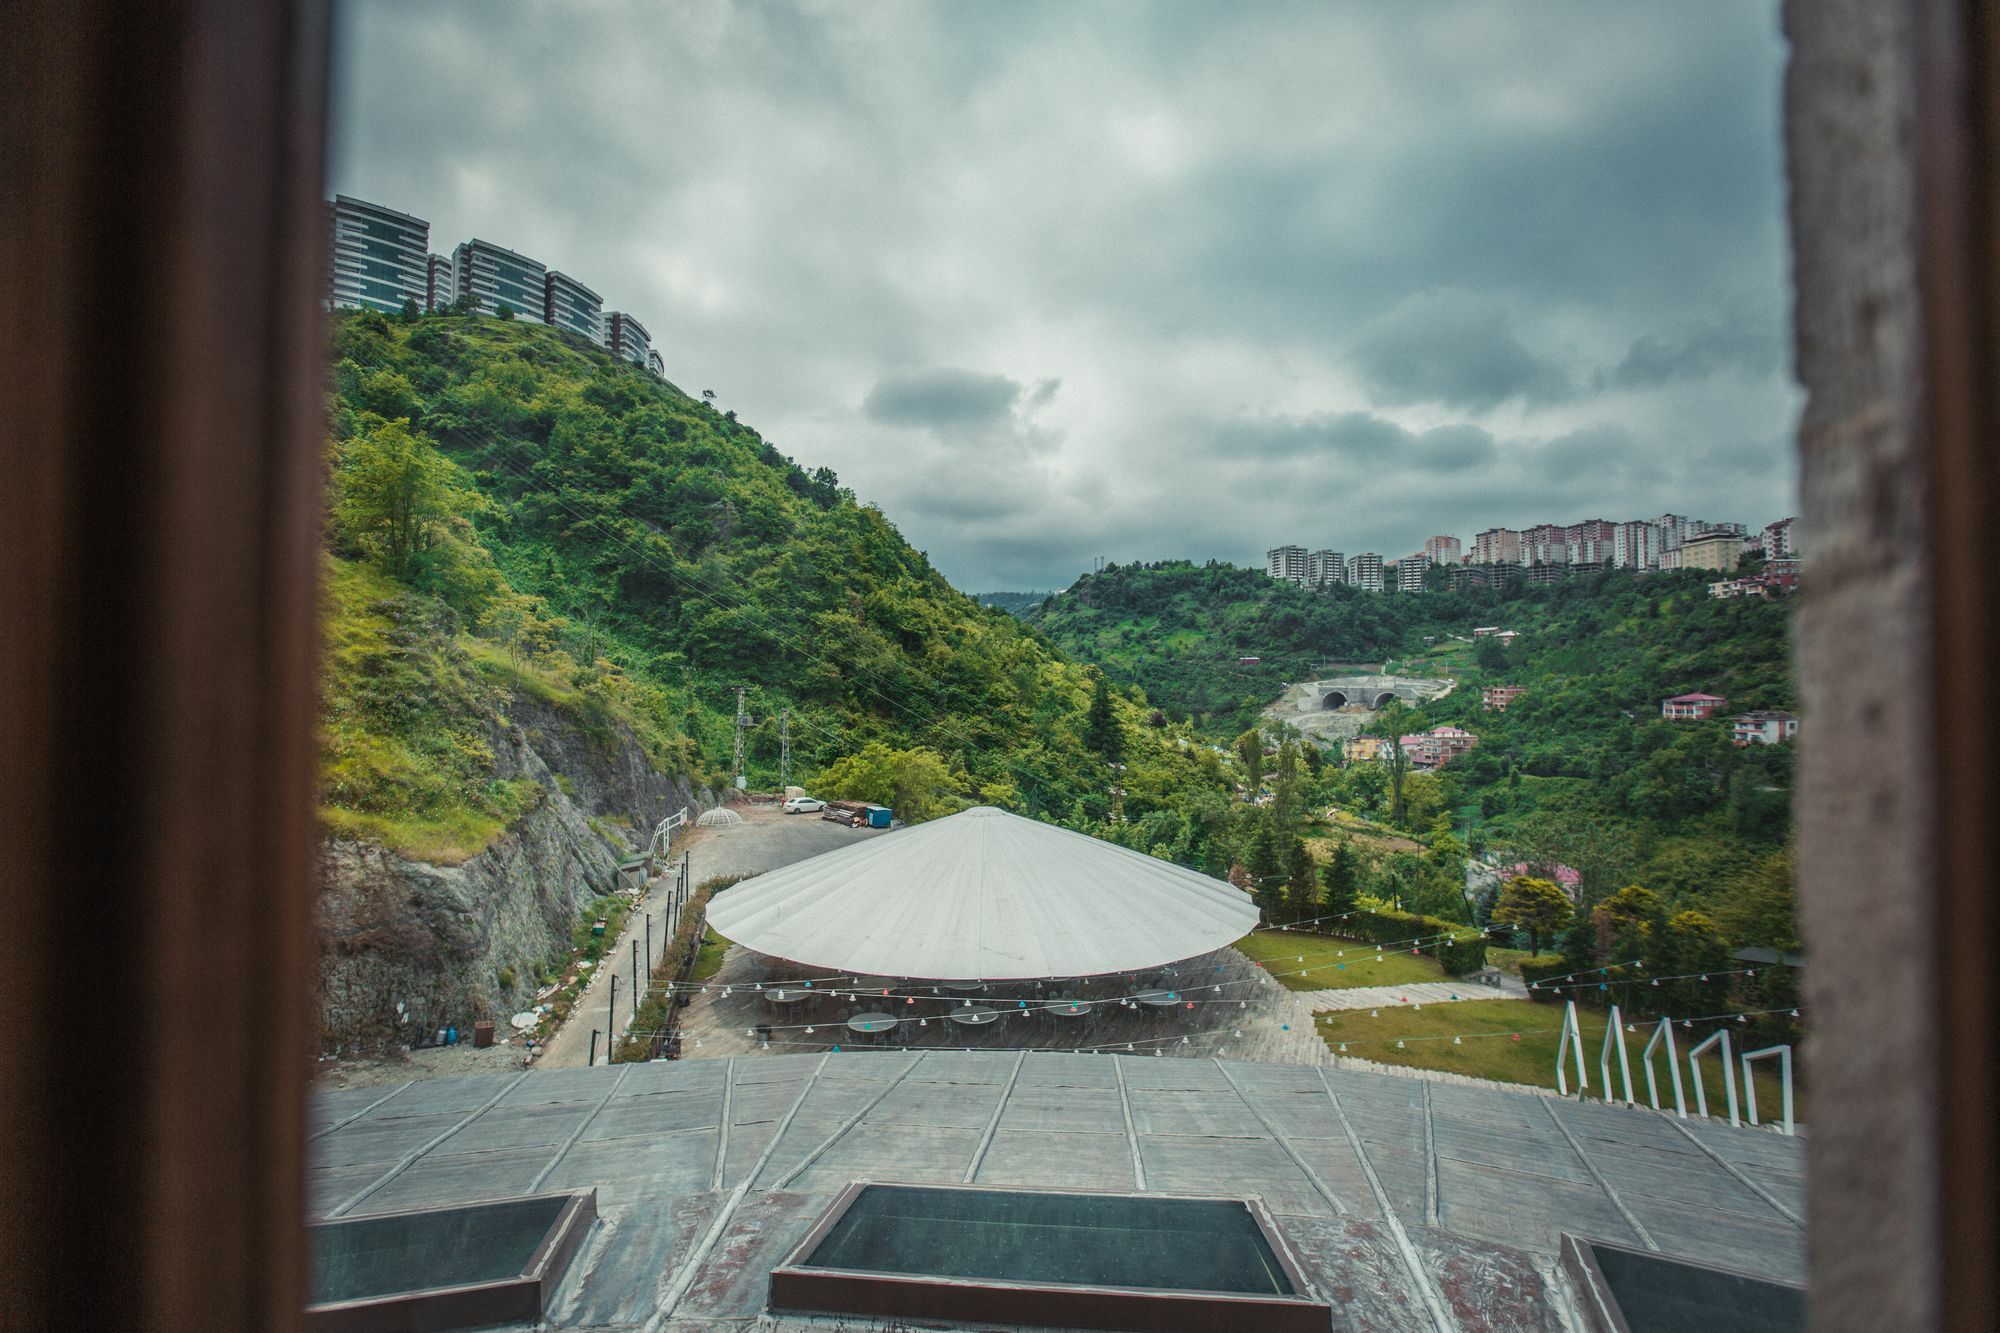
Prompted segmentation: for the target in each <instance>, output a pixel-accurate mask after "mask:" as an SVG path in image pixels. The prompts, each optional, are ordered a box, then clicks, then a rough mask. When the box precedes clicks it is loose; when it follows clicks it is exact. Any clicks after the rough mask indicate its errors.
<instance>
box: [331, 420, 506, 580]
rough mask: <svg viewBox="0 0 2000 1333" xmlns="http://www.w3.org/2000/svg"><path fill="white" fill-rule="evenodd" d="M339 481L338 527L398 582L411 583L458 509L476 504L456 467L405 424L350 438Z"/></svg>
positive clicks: (389, 424) (386, 425)
mask: <svg viewBox="0 0 2000 1333" xmlns="http://www.w3.org/2000/svg"><path fill="white" fill-rule="evenodd" d="M338 482H339V498H338V499H337V500H336V501H335V503H334V521H335V523H336V525H337V526H338V528H339V529H340V531H341V532H342V533H343V534H344V535H345V536H346V537H347V538H348V539H349V540H350V541H352V542H353V543H354V544H355V545H356V546H359V547H360V548H362V549H363V550H366V551H368V552H370V553H371V554H373V555H374V556H375V557H376V558H377V559H378V560H380V561H381V563H382V566H383V567H384V568H385V569H387V570H388V572H389V573H390V574H392V575H394V576H395V577H397V578H407V577H408V576H409V574H410V573H411V569H412V565H413V563H414V561H415V559H416V557H417V556H418V554H419V553H421V552H424V551H427V550H429V549H430V548H431V547H433V546H435V545H436V544H438V543H439V542H440V541H442V540H443V539H444V537H445V534H446V532H447V531H448V530H449V528H450V525H451V523H452V520H453V518H454V516H455V515H456V514H457V512H458V511H459V509H460V508H461V507H466V508H469V507H471V505H472V499H471V497H470V495H468V494H467V493H466V492H464V491H462V490H461V489H460V488H459V487H458V485H457V484H456V482H455V480H454V472H453V468H452V465H451V461H450V460H449V459H447V458H446V457H445V456H444V455H443V454H440V453H439V452H438V451H437V450H435V449H433V448H431V446H430V444H429V442H428V441H426V440H425V439H424V438H423V437H422V436H420V435H413V434H412V433H411V432H410V423H409V422H408V421H407V420H397V421H385V422H383V423H381V424H380V425H378V426H376V427H375V428H374V429H373V430H369V431H365V432H363V433H362V434H360V435H356V436H354V437H352V438H350V439H349V440H347V441H346V443H345V444H344V445H343V446H342V448H341V455H340V466H339V471H338Z"/></svg>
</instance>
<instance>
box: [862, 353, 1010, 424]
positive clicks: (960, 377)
mask: <svg viewBox="0 0 2000 1333" xmlns="http://www.w3.org/2000/svg"><path fill="white" fill-rule="evenodd" d="M1021 391H1022V390H1021V385H1020V384H1018V383H1016V382H1015V381H1013V380H1010V379H1008V378H1007V377H1006V376H1005V375H982V374H980V373H979V372H978V371H973V370H959V369H956V368H955V367H951V366H937V367H934V368H932V369H929V370H910V371H898V372H896V373H893V374H889V375H885V376H883V377H882V378H881V379H880V380H878V381H877V382H876V384H875V387H874V388H872V389H870V390H869V391H868V396H867V397H866V398H864V399H862V401H861V411H862V412H863V414H865V415H866V416H868V417H869V418H871V419H872V420H875V421H881V422H886V423H887V424H889V425H892V426H930V427H934V428H937V429H941V430H949V429H952V428H954V427H959V426H983V425H988V424H991V423H993V422H997V421H1005V420H1006V419H1007V418H1008V417H1009V416H1011V415H1012V413H1013V411H1014V404H1015V403H1017V402H1019V401H1020V399H1021Z"/></svg>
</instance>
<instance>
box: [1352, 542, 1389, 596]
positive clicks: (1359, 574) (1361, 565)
mask: <svg viewBox="0 0 2000 1333" xmlns="http://www.w3.org/2000/svg"><path fill="white" fill-rule="evenodd" d="M1347 582H1348V585H1349V586H1350V587H1355V588H1360V589H1362V590H1363V591H1365V592H1380V591H1382V557H1381V556H1379V555H1377V554H1376V553H1375V552H1373V551H1363V552H1362V553H1361V554H1360V555H1356V556H1350V557H1348V561H1347Z"/></svg>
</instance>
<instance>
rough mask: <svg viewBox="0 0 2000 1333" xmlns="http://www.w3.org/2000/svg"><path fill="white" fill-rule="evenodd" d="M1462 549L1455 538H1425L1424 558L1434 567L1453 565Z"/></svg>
mask: <svg viewBox="0 0 2000 1333" xmlns="http://www.w3.org/2000/svg"><path fill="white" fill-rule="evenodd" d="M1463 550H1464V548H1463V547H1462V546H1460V545H1459V542H1458V538H1456V537H1427V538H1425V539H1424V558H1425V559H1427V560H1429V561H1430V562H1431V563H1432V564H1434V565H1455V564H1457V563H1458V557H1459V553H1460V552H1461V551H1463Z"/></svg>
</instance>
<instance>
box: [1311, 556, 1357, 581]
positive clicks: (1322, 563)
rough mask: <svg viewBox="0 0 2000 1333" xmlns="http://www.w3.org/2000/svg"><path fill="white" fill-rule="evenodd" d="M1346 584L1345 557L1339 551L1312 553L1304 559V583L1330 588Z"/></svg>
mask: <svg viewBox="0 0 2000 1333" xmlns="http://www.w3.org/2000/svg"><path fill="white" fill-rule="evenodd" d="M1345 582H1347V557H1346V556H1344V555H1342V554H1341V553H1340V552H1339V551H1314V552H1313V553H1312V554H1310V555H1308V556H1307V557H1306V583H1307V584H1309V585H1310V586H1312V587H1315V588H1330V587H1332V586H1333V585H1334V584H1336V583H1345Z"/></svg>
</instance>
